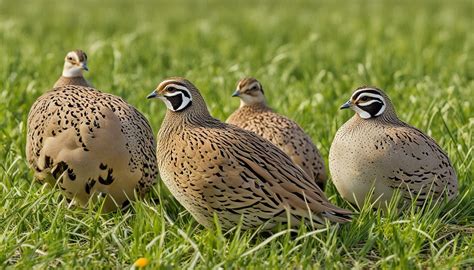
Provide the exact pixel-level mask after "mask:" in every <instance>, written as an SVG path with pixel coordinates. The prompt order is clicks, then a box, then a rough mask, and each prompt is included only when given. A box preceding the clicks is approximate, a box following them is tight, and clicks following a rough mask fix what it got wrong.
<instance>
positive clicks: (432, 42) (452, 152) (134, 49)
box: [0, 0, 474, 269]
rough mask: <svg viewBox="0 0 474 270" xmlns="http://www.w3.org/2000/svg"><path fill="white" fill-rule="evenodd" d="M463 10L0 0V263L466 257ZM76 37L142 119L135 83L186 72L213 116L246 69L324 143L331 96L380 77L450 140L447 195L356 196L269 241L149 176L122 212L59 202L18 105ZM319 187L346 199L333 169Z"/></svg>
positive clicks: (401, 102)
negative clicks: (425, 199)
mask: <svg viewBox="0 0 474 270" xmlns="http://www.w3.org/2000/svg"><path fill="white" fill-rule="evenodd" d="M473 14H474V3H473V2H472V1H462V0H455V1H283V0H278V1H183V0H179V1H169V2H168V1H145V0H137V1H125V0H117V1H112V0H105V1H92V0H86V1H45V0H39V1H26V0H19V1H9V0H0V112H1V118H0V145H1V147H0V165H1V167H0V177H1V182H0V185H1V191H0V198H1V200H2V202H3V205H2V204H0V263H1V265H2V267H11V266H16V267H19V268H30V267H33V266H34V267H39V268H47V267H50V266H61V267H66V268H90V267H101V268H102V267H105V268H124V267H129V266H130V265H131V264H132V263H133V261H134V260H135V259H136V258H138V257H140V256H147V257H148V258H150V259H151V263H152V264H153V266H155V267H158V266H159V267H164V268H166V267H168V268H174V267H179V268H188V267H194V266H196V267H198V268H216V267H217V268H218V267H224V268H229V267H249V268H295V267H296V268H299V267H302V268H307V267H316V268H317V267H319V266H321V267H325V268H346V267H349V266H353V267H356V268H358V267H383V268H392V267H395V268H397V267H398V268H403V269H405V268H426V267H431V268H437V267H440V268H451V267H460V266H471V267H472V266H473V263H474V262H473V258H472V254H474V247H473V246H474V236H473V231H474V229H473V225H472V224H473V222H474V213H473V212H474V210H473V209H472V203H473V196H474V195H473V188H472V186H473V179H472V177H473V169H472V167H473V164H472V152H473V146H472V140H473V131H472V130H473V125H474V114H473V108H472V106H473V102H474V101H473V93H474V91H473V90H474V83H473V77H474V61H473V44H474V35H473V31H472V29H474V22H473ZM76 48H81V49H83V50H85V51H86V52H87V54H88V56H89V68H90V72H89V73H87V74H86V75H85V76H86V77H87V79H88V80H89V81H91V82H92V84H93V85H95V86H96V88H98V89H100V90H102V91H106V92H110V93H113V94H116V95H119V96H122V97H124V98H125V99H126V100H127V101H128V102H130V103H131V104H132V105H134V106H136V107H137V108H139V110H140V111H142V112H143V113H144V114H145V115H146V116H147V118H148V119H149V120H150V122H151V124H152V127H153V129H154V132H155V133H156V132H157V131H158V129H159V126H160V123H161V120H162V118H163V115H164V112H165V107H164V106H163V104H161V103H159V102H149V101H147V100H146V99H145V96H146V95H147V94H148V93H149V92H150V91H151V90H152V89H153V88H154V87H155V86H156V85H157V84H158V83H159V82H160V81H161V80H163V79H164V78H166V77H168V76H184V77H186V78H188V79H189V80H191V81H192V82H193V83H194V84H195V85H196V86H197V87H198V88H199V89H200V90H201V92H202V94H203V95H204V97H205V99H206V101H207V103H208V106H209V108H210V110H211V113H212V114H213V115H214V116H215V117H217V118H220V119H222V120H224V119H226V118H227V116H228V115H229V114H230V113H231V112H232V111H233V110H235V109H236V108H237V106H238V100H237V99H232V98H231V97H230V95H231V93H232V91H233V90H234V88H235V85H236V82H237V80H238V79H240V78H242V77H243V76H254V77H256V78H258V79H259V80H260V81H261V82H262V84H263V86H264V88H265V90H266V92H265V93H266V95H267V96H268V100H269V103H270V104H271V106H272V107H273V108H275V109H276V110H277V111H278V112H280V113H282V114H285V115H287V116H289V117H291V118H293V119H294V120H296V121H297V122H298V123H300V124H301V126H302V127H303V128H304V129H305V130H306V131H307V132H308V133H309V134H310V135H311V136H312V138H313V141H314V142H315V143H316V144H317V146H318V147H319V149H320V150H321V152H322V154H323V156H324V157H327V154H328V151H329V147H330V144H331V141H332V138H333V136H334V134H335V132H336V130H337V128H338V127H339V126H340V125H341V124H342V123H343V122H344V121H346V120H347V119H348V118H349V117H350V116H351V115H352V113H351V112H340V111H339V110H338V108H339V106H340V105H341V104H342V103H343V102H345V101H346V100H347V99H348V98H349V97H350V94H351V92H352V90H353V89H354V88H356V87H358V86H361V85H366V84H369V85H375V86H378V87H380V88H382V89H385V90H386V92H387V93H388V94H389V96H390V97H391V99H392V101H393V103H394V104H395V107H396V109H397V112H398V114H399V116H400V118H401V119H403V120H405V121H407V122H409V123H410V124H412V125H414V126H416V127H418V128H420V129H422V130H424V131H425V132H426V133H427V134H429V135H430V136H432V137H433V138H434V139H435V140H436V141H437V142H438V143H439V144H440V145H441V146H442V148H443V149H444V150H445V151H447V152H448V154H449V156H450V158H451V160H452V162H453V164H454V166H455V168H456V171H457V173H458V177H459V182H460V190H461V195H460V198H459V199H458V200H457V201H456V202H454V203H453V204H452V205H448V206H446V207H443V208H441V209H436V207H434V208H435V209H433V210H432V211H431V214H430V213H428V214H424V213H405V214H404V215H403V216H396V215H395V216H389V217H381V216H380V213H378V212H372V211H371V210H370V209H365V210H362V211H361V214H360V216H359V217H358V218H357V219H356V220H355V221H354V222H353V223H352V224H351V225H348V226H344V227H343V228H339V227H331V228H328V229H327V231H325V232H319V233H314V234H311V233H309V234H308V235H307V233H308V232H306V231H305V228H302V231H300V233H299V236H300V237H301V238H300V239H299V240H295V239H291V238H289V237H290V236H288V235H286V234H285V235H281V236H278V237H275V238H272V239H271V240H272V241H269V242H264V240H265V239H266V238H265V237H261V236H260V235H259V234H255V235H254V234H253V232H245V233H243V232H235V231H234V232H231V233H229V234H226V235H223V233H221V232H214V231H212V230H206V229H204V228H202V227H201V226H196V225H197V224H196V222H195V221H194V220H193V219H192V218H191V216H190V215H189V214H187V213H186V212H185V211H184V210H183V208H182V207H180V206H179V205H178V204H177V202H176V201H175V200H174V199H172V198H171V197H170V195H169V193H167V191H166V190H165V189H163V186H160V185H157V190H155V192H154V193H153V195H154V196H160V197H161V202H162V203H161V204H159V205H155V204H154V203H153V202H148V201H145V202H137V203H135V204H134V208H135V210H134V211H133V212H132V213H115V214H110V215H102V216H99V215H94V214H93V212H92V210H89V212H88V211H83V210H79V209H67V208H66V207H64V205H62V203H61V199H60V198H59V196H58V194H57V192H53V191H51V190H50V189H49V188H47V187H42V186H40V185H38V184H36V183H32V174H31V172H30V171H29V169H28V168H27V163H26V160H25V154H24V147H25V136H26V133H25V132H26V130H25V128H26V118H27V114H28V111H29V108H30V106H31V104H32V103H33V102H34V100H35V99H36V98H37V97H39V96H40V95H41V94H42V93H44V92H45V91H47V90H48V89H50V88H51V87H52V85H53V84H54V82H55V80H56V79H57V78H58V77H59V75H60V74H61V70H62V65H63V59H64V56H65V54H66V52H67V51H70V50H72V49H76ZM326 194H328V196H330V197H331V199H332V201H333V202H335V203H337V204H338V205H340V206H344V207H349V206H348V205H347V204H345V203H344V202H343V201H342V200H341V199H340V198H339V197H337V192H336V191H335V189H334V187H333V186H332V185H331V184H330V185H329V186H328V187H327V189H326ZM58 205H60V206H58ZM437 214H439V215H437ZM167 216H169V220H168V219H167V218H166V217H167ZM173 222H176V224H174V225H173ZM420 231H421V232H420ZM302 236H305V237H302Z"/></svg>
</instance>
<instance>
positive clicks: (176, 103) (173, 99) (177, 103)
mask: <svg viewBox="0 0 474 270" xmlns="http://www.w3.org/2000/svg"><path fill="white" fill-rule="evenodd" d="M178 91H179V90H178ZM179 93H180V94H179V95H174V96H165V98H166V99H167V100H168V101H169V102H170V103H171V106H172V107H173V111H175V112H179V111H182V110H184V109H186V108H187V107H189V106H191V104H192V101H189V103H188V104H186V106H185V107H183V108H181V109H180V110H178V109H179V108H180V107H181V105H182V104H183V101H184V100H183V97H184V96H186V97H188V98H189V97H190V96H189V94H188V93H187V92H184V91H179Z"/></svg>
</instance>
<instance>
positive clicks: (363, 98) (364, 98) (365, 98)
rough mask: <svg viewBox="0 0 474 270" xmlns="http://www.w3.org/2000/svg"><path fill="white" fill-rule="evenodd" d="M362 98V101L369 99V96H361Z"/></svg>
mask: <svg viewBox="0 0 474 270" xmlns="http://www.w3.org/2000/svg"><path fill="white" fill-rule="evenodd" d="M360 100H361V101H367V100H369V98H368V97H366V96H364V97H361V98H360Z"/></svg>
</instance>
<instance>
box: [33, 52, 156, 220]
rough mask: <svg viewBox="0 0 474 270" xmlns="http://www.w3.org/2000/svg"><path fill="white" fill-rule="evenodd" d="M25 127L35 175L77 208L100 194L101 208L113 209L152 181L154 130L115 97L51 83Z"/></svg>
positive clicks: (83, 87)
mask: <svg viewBox="0 0 474 270" xmlns="http://www.w3.org/2000/svg"><path fill="white" fill-rule="evenodd" d="M84 59H86V58H85V56H84ZM27 129H28V130H27V139H26V156H27V159H28V162H29V165H30V167H31V168H32V169H34V173H35V178H36V179H37V180H39V181H42V182H43V181H46V182H48V183H50V184H51V185H53V186H56V185H57V186H58V187H59V188H60V189H61V190H62V191H63V192H64V194H65V195H66V197H67V198H68V199H72V200H74V201H75V202H77V203H78V204H79V205H81V206H86V205H87V204H88V202H89V201H90V200H91V199H92V200H95V199H97V197H98V196H97V195H101V196H104V197H105V202H104V207H103V211H104V212H108V211H112V210H115V209H116V208H117V207H123V206H125V205H126V204H128V203H129V199H134V198H135V194H134V193H135V192H136V194H137V195H138V196H143V195H144V194H145V193H146V191H147V190H148V189H149V188H150V187H151V186H152V184H153V183H154V182H155V179H156V176H157V174H158V171H157V164H156V152H155V148H156V142H155V139H154V137H153V131H152V129H151V127H150V125H149V123H148V121H147V120H146V119H145V117H144V116H143V115H142V114H141V113H140V112H139V111H137V110H136V109H135V108H134V107H132V106H131V105H129V104H128V103H126V102H125V101H124V100H123V99H121V98H119V97H117V96H114V95H111V94H106V93H102V92H100V91H99V90H96V89H94V88H90V87H85V86H80V85H73V84H71V85H64V86H59V87H55V88H54V89H52V90H51V91H49V92H47V93H45V94H44V95H42V96H41V97H39V98H38V99H37V100H36V102H35V103H34V104H33V106H32V107H31V110H30V113H29V115H28V124H27Z"/></svg>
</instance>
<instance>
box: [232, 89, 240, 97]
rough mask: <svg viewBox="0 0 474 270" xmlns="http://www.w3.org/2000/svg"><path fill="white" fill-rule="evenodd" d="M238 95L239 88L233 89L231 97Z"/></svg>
mask: <svg viewBox="0 0 474 270" xmlns="http://www.w3.org/2000/svg"><path fill="white" fill-rule="evenodd" d="M238 96H240V92H239V89H237V90H235V91H234V93H232V97H238Z"/></svg>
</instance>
